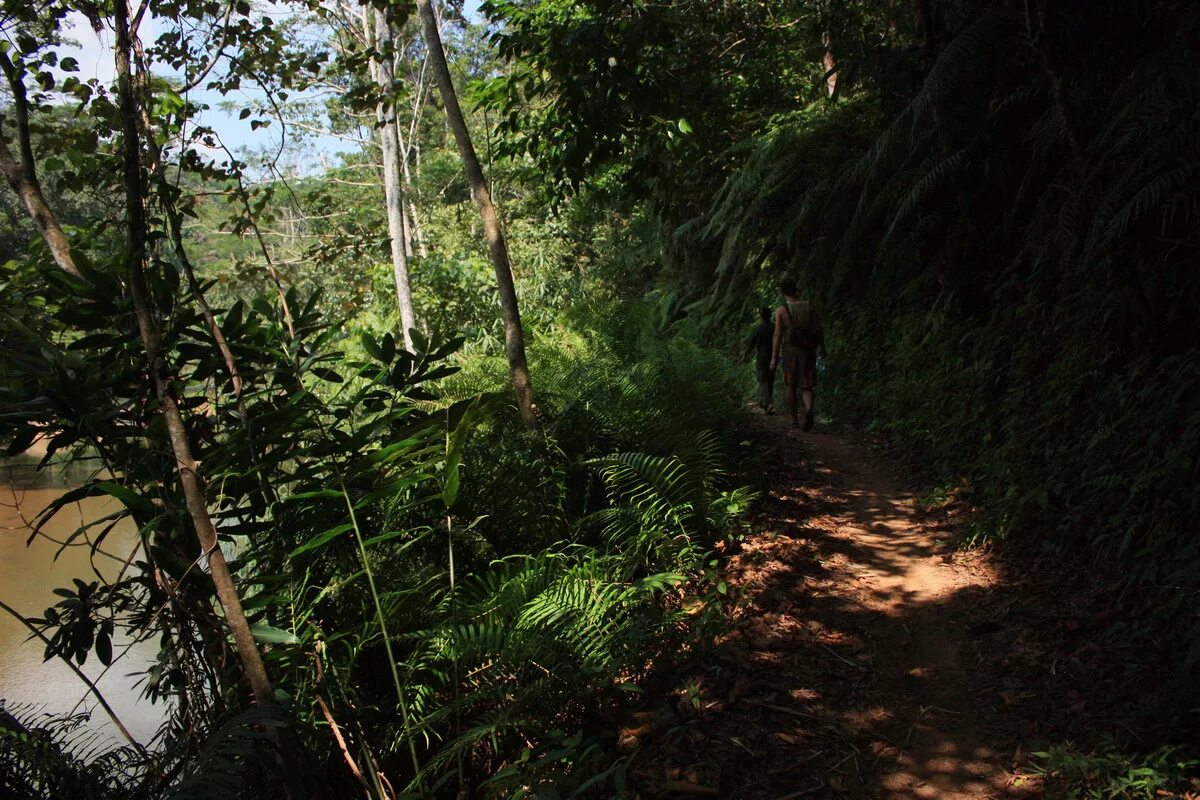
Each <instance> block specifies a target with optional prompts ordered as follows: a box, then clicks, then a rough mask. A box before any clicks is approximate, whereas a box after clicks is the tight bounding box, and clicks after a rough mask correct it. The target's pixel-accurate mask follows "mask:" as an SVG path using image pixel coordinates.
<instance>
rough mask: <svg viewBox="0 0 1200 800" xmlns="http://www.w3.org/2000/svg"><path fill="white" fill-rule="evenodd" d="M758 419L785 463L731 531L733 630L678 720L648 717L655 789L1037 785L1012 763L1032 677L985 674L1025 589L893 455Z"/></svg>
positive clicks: (987, 793) (778, 462)
mask: <svg viewBox="0 0 1200 800" xmlns="http://www.w3.org/2000/svg"><path fill="white" fill-rule="evenodd" d="M755 425H756V426H758V427H759V431H758V433H759V435H760V437H761V439H762V440H763V441H764V442H767V443H768V446H769V450H768V452H767V454H766V455H765V463H764V466H765V465H766V463H770V464H771V465H773V466H772V474H773V475H774V476H775V477H774V478H773V483H772V485H771V486H770V488H769V494H768V497H767V498H766V500H765V501H764V503H763V508H762V511H761V515H760V518H759V519H757V520H756V522H755V525H754V528H755V531H754V533H753V534H751V535H750V536H748V537H747V538H746V539H745V540H744V541H742V542H740V543H729V544H726V545H724V547H723V550H724V555H725V573H726V577H727V580H728V583H729V586H730V589H729V592H730V597H731V604H732V608H731V609H730V612H731V616H732V619H733V628H732V630H729V631H727V632H726V633H724V634H722V635H721V636H718V638H717V643H716V652H715V654H713V655H711V656H710V657H709V658H708V659H707V660H706V666H705V667H704V668H703V669H700V670H698V671H697V674H696V675H695V677H694V679H693V682H692V683H691V684H690V685H689V687H688V688H687V689H686V691H684V692H682V693H681V694H680V697H679V699H678V701H677V703H676V705H675V707H674V709H672V710H671V712H670V718H669V719H666V720H664V719H662V718H661V716H660V718H658V719H657V720H655V721H653V724H647V725H645V726H643V730H641V731H637V730H635V731H633V735H634V739H633V740H631V742H632V744H633V746H634V747H636V748H638V749H639V750H640V755H639V758H640V760H641V762H642V767H641V770H640V772H639V773H637V774H639V775H640V777H641V779H642V780H641V781H640V783H641V785H642V792H641V796H642V797H682V796H688V795H693V796H713V797H727V798H735V799H737V800H759V799H760V798H763V799H767V798H769V799H770V800H794V799H795V798H801V797H828V798H846V797H863V798H888V800H916V799H917V798H945V799H946V800H960V799H965V798H999V797H1014V796H1029V795H1035V794H1037V791H1038V786H1037V782H1036V780H1034V779H1031V778H1030V777H1029V776H1028V775H1021V774H1019V773H1017V772H1014V771H1013V769H1014V766H1015V765H1016V764H1017V763H1019V762H1020V761H1021V751H1022V747H1023V746H1025V745H1024V734H1025V733H1027V731H1022V730H1021V727H1020V726H1021V723H1020V715H1015V714H1012V713H1010V712H1011V711H1013V710H1015V709H1014V708H1010V705H1011V704H1020V702H1021V700H1022V698H1024V697H1025V696H1026V694H1027V693H1026V694H1022V693H1021V691H1020V688H1021V687H1019V686H1018V687H1017V688H1016V689H1014V690H1010V691H1003V687H1002V686H997V685H995V683H994V682H992V683H988V682H987V681H983V680H981V679H980V675H979V672H980V671H981V670H984V671H986V669H985V667H986V664H987V662H988V661H989V659H990V658H991V655H990V654H989V652H988V648H987V646H986V636H987V634H988V633H989V631H990V629H991V628H993V627H995V626H997V625H998V624H999V623H998V622H997V620H1003V618H1004V615H1005V614H1006V613H1007V611H1008V608H1009V606H1011V604H1012V602H1013V600H1012V599H1011V598H1009V597H1008V596H1007V595H1006V594H1005V593H1004V592H998V591H996V588H997V587H996V585H997V583H998V579H997V572H996V570H995V569H994V568H993V566H992V564H990V563H989V561H988V560H987V558H986V557H984V556H983V555H981V554H978V553H969V552H967V553H964V552H961V551H956V550H953V549H951V548H950V547H948V546H946V545H945V544H943V543H942V542H941V541H939V538H938V537H939V530H940V529H942V528H943V527H944V526H943V523H944V520H941V521H939V520H937V519H931V518H930V517H929V516H928V515H927V514H926V513H925V510H923V509H921V508H919V507H918V504H917V502H916V499H915V498H914V497H913V496H912V495H911V494H910V493H909V491H908V490H907V487H906V485H905V480H904V476H901V475H898V474H895V473H894V472H893V471H890V469H889V464H890V463H891V462H890V460H889V459H886V458H883V457H881V456H880V455H879V454H877V453H875V452H873V451H871V450H870V449H869V448H867V447H865V446H863V445H861V444H857V443H855V442H853V441H852V440H850V439H848V438H845V437H842V436H839V435H836V434H831V433H822V432H817V433H810V434H801V433H800V432H798V431H793V430H790V429H789V428H788V427H787V426H786V420H785V419H783V418H781V417H764V416H761V415H756V417H755ZM941 535H943V536H946V534H945V533H942V534H941ZM719 549H722V548H720V547H719ZM647 731H650V732H649V733H647Z"/></svg>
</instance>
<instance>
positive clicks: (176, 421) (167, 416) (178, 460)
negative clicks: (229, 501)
mask: <svg viewBox="0 0 1200 800" xmlns="http://www.w3.org/2000/svg"><path fill="white" fill-rule="evenodd" d="M113 8H114V22H115V28H116V42H115V47H114V53H115V61H116V72H117V93H118V100H119V111H120V117H121V135H122V139H123V141H122V153H123V156H124V175H125V205H126V215H127V222H128V228H129V234H128V235H129V252H128V254H127V259H128V261H127V264H126V270H127V276H128V280H129V292H130V295H131V297H132V299H133V305H134V314H135V317H136V319H137V326H138V333H139V335H140V336H141V339H142V346H143V347H144V348H145V351H146V359H147V361H148V362H149V372H150V377H151V380H152V381H153V384H154V392H155V395H156V397H157V399H158V403H159V408H160V409H161V411H162V415H163V421H164V422H165V423H166V428H167V437H168V439H169V441H170V444H171V450H172V452H173V454H174V456H175V465H176V469H177V471H178V473H179V482H180V485H181V486H182V488H183V494H184V499H185V501H186V503H187V508H188V513H189V514H190V516H191V518H192V525H193V526H194V527H195V529H196V537H197V538H198V539H199V542H200V547H201V551H202V552H201V554H202V555H203V556H205V557H207V559H208V568H209V574H210V576H211V577H212V580H213V584H214V586H215V587H216V590H217V599H218V600H219V602H220V603H221V608H222V609H223V610H224V612H225V621H226V624H227V625H228V626H229V630H230V632H231V633H232V634H233V639H234V643H235V644H236V646H237V649H238V655H239V656H240V658H241V661H242V668H243V670H244V671H245V674H246V678H247V680H248V681H249V683H250V688H251V690H252V691H253V692H254V697H255V699H256V700H257V701H258V703H259V704H260V705H269V704H270V703H271V702H272V701H273V697H272V693H271V683H270V681H269V680H268V678H267V672H266V668H265V667H264V665H263V661H262V656H261V655H260V654H259V652H258V647H257V645H256V644H255V643H254V637H253V635H252V634H251V633H250V625H249V623H248V622H247V620H246V614H245V611H244V610H243V609H242V602H241V599H240V598H239V597H238V593H237V588H236V586H235V585H234V583H233V576H232V574H231V573H230V572H229V565H228V563H227V562H226V561H225V554H224V552H223V551H222V550H221V544H220V542H219V540H218V539H217V531H216V527H215V526H214V525H213V521H212V517H211V516H210V515H209V513H208V502H207V499H206V497H205V493H204V487H203V484H202V482H201V480H200V476H199V475H198V474H197V472H196V470H197V467H198V465H197V463H196V461H195V459H194V458H192V452H191V442H190V440H189V439H188V433H187V426H186V425H185V424H184V421H183V414H182V412H181V411H180V409H179V404H178V402H177V400H176V397H175V387H174V382H173V378H172V375H171V369H170V366H169V365H168V364H167V362H166V359H165V358H164V355H163V354H162V353H161V352H160V345H161V341H160V332H159V328H158V321H157V320H156V319H155V317H154V314H153V313H152V311H151V300H150V296H149V291H148V289H147V286H146V277H145V271H144V270H145V260H146V215H145V207H144V201H145V183H144V181H143V178H142V166H141V158H140V147H139V144H138V143H139V140H140V137H139V134H138V115H137V111H136V104H137V98H136V96H135V94H134V86H133V75H132V70H131V68H130V50H131V44H130V29H129V10H128V8H127V6H126V4H125V0H117V2H116V3H114V4H113Z"/></svg>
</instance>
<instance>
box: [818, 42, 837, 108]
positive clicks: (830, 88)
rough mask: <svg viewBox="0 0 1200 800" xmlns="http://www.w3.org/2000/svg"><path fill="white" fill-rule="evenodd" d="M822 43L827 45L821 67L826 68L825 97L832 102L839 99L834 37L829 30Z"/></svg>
mask: <svg viewBox="0 0 1200 800" xmlns="http://www.w3.org/2000/svg"><path fill="white" fill-rule="evenodd" d="M821 43H822V44H824V45H825V55H824V57H823V58H822V59H821V65H822V66H823V67H825V96H826V97H828V98H829V99H830V100H836V99H837V84H838V76H837V59H836V58H834V55H833V36H832V35H830V33H829V29H828V28H826V30H825V32H824V33H823V34H822V35H821Z"/></svg>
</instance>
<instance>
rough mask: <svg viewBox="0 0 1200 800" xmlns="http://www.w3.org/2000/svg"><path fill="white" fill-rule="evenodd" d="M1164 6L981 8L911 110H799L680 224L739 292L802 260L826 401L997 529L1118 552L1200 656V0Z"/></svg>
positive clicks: (1131, 582) (1113, 563)
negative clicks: (972, 497)
mask: <svg viewBox="0 0 1200 800" xmlns="http://www.w3.org/2000/svg"><path fill="white" fill-rule="evenodd" d="M1147 8H1148V10H1147V14H1146V16H1142V17H1137V18H1136V19H1135V17H1133V16H1131V15H1130V9H1129V7H1128V4H1126V3H1123V2H1120V1H1119V0H1113V2H1107V3H1102V4H1100V5H1099V6H1098V7H1097V8H1096V9H1095V10H1094V11H1091V12H1088V13H1086V14H1075V13H1074V12H1068V11H1066V10H1058V11H1054V12H1050V13H1049V18H1048V19H1047V18H1039V17H1038V16H1037V15H1034V16H1033V17H1027V16H1026V14H1027V13H1031V12H1028V11H1025V10H1015V11H1014V12H1012V13H1009V12H1008V11H1006V10H1004V9H1003V8H998V9H995V10H993V11H991V12H987V13H984V12H980V13H977V14H976V13H972V14H964V15H963V16H960V17H958V18H957V21H956V22H955V23H954V25H953V27H951V28H949V29H948V30H943V31H942V33H943V34H946V39H945V42H946V43H945V46H944V47H943V48H942V49H941V51H940V53H939V57H938V59H937V61H936V62H935V63H933V64H932V66H931V68H930V70H929V72H928V75H927V76H926V78H925V81H924V83H923V85H922V86H921V88H920V90H919V91H918V92H916V93H915V95H914V96H913V98H912V99H911V102H909V103H908V105H907V106H905V107H904V108H903V109H901V110H900V111H899V112H898V113H896V114H895V115H894V116H892V117H890V118H883V119H880V118H879V116H878V113H877V108H876V107H874V106H873V105H872V104H869V103H863V102H862V101H861V100H856V101H855V102H851V103H844V104H839V107H837V108H834V109H816V108H814V109H811V110H809V111H807V112H805V113H803V114H799V115H796V116H794V117H791V118H783V119H781V120H780V122H779V125H778V127H777V128H774V129H769V130H767V131H766V132H765V133H763V134H762V136H761V137H760V138H759V139H758V141H757V142H756V143H755V144H754V145H753V146H751V147H750V148H749V149H750V155H749V157H748V158H747V159H746V162H745V165H744V166H743V168H742V169H741V170H740V171H739V172H738V173H737V174H735V175H734V176H733V177H732V178H731V179H730V180H729V181H728V182H727V183H726V185H725V187H724V189H723V190H722V193H721V195H720V198H719V203H718V205H717V207H716V211H715V213H714V215H713V217H712V219H711V221H709V222H708V223H707V224H706V225H704V226H698V225H697V226H695V227H693V228H691V229H687V230H685V231H683V232H681V235H683V236H684V237H685V240H687V241H690V242H692V244H691V246H692V247H693V248H697V247H701V246H710V247H711V246H713V245H712V244H711V243H712V242H715V243H717V244H719V245H720V247H721V248H722V258H721V261H720V262H719V263H720V265H721V269H725V270H727V271H728V272H727V273H726V274H720V275H719V276H718V277H717V278H716V279H714V280H716V282H717V287H718V288H717V290H716V293H718V294H719V293H721V290H722V289H724V287H725V286H726V285H727V286H728V287H730V288H729V297H730V300H731V302H737V301H740V300H741V299H742V298H743V297H746V296H747V292H751V291H753V289H754V285H755V281H756V280H757V279H758V276H759V273H758V270H759V268H760V266H762V265H767V268H768V269H769V270H770V271H771V272H773V273H775V274H778V273H780V272H783V271H793V272H794V273H796V274H798V275H800V276H802V278H803V281H802V283H803V284H804V285H805V287H806V289H807V290H808V291H809V292H810V293H811V294H812V295H813V296H814V298H815V299H816V300H817V301H818V302H819V303H821V304H822V307H823V308H824V309H825V311H826V313H825V315H824V316H825V317H826V319H827V321H828V327H829V329H830V330H829V334H828V339H829V341H830V351H831V355H832V356H833V358H832V359H831V360H830V361H829V363H828V370H827V372H826V374H825V377H824V380H823V386H822V392H821V396H822V397H823V398H824V403H825V408H826V409H829V410H831V411H832V413H833V414H834V415H835V417H836V418H837V419H840V420H843V421H846V422H854V423H859V424H863V425H866V426H868V427H872V428H876V429H879V430H882V431H884V432H886V433H888V434H889V435H890V436H892V437H893V438H895V439H896V440H898V441H899V442H901V443H902V444H904V445H906V446H907V447H908V448H909V449H910V451H911V452H912V453H913V454H914V455H915V456H916V457H917V458H918V460H920V461H921V462H923V463H924V464H926V465H928V466H929V468H930V473H931V475H932V477H933V478H934V479H935V480H938V481H943V482H952V481H955V480H959V479H962V478H967V479H969V480H970V481H971V482H972V483H973V484H974V485H975V486H977V487H978V488H979V490H980V494H979V497H978V500H979V504H980V505H981V506H982V507H983V508H984V509H985V513H986V514H987V515H988V516H987V518H986V519H985V520H984V521H983V522H982V524H981V527H982V529H983V530H985V531H987V532H988V533H989V534H990V535H991V536H994V537H1020V538H1021V539H1022V540H1023V541H1026V542H1029V543H1031V544H1033V545H1034V546H1037V547H1042V548H1046V549H1053V550H1071V551H1075V552H1078V553H1081V554H1084V556H1085V557H1087V558H1096V559H1100V560H1101V561H1102V562H1103V563H1106V564H1108V565H1110V568H1112V569H1113V570H1114V572H1116V573H1119V577H1120V578H1121V580H1122V582H1123V588H1124V590H1125V604H1126V605H1127V606H1129V607H1130V608H1139V609H1140V608H1145V609H1147V610H1150V609H1152V608H1153V609H1154V610H1153V611H1152V613H1153V614H1154V615H1155V616H1156V617H1157V618H1158V619H1159V620H1161V621H1162V622H1164V623H1165V624H1166V625H1167V626H1168V627H1169V628H1170V629H1172V630H1174V631H1175V632H1176V634H1177V635H1179V636H1180V637H1181V638H1182V639H1183V640H1184V641H1186V642H1187V651H1186V654H1185V657H1184V658H1183V659H1182V660H1181V665H1183V667H1184V668H1185V669H1187V668H1189V667H1188V666H1186V665H1190V668H1194V667H1195V666H1196V665H1197V664H1200V627H1197V623H1196V619H1195V615H1194V614H1193V613H1192V610H1193V609H1194V607H1195V602H1196V597H1197V592H1200V585H1198V584H1197V582H1196V576H1197V575H1200V550H1197V548H1196V546H1195V541H1194V539H1195V537H1194V536H1193V535H1192V528H1193V527H1194V524H1193V520H1194V519H1195V517H1196V515H1197V514H1198V513H1200V506H1198V505H1197V504H1196V502H1195V497H1196V495H1195V493H1194V492H1193V491H1192V490H1191V488H1190V487H1191V485H1192V484H1193V483H1194V479H1195V474H1196V469H1197V454H1198V453H1200V439H1198V438H1197V437H1200V405H1198V404H1197V402H1196V397H1195V393H1194V392H1192V391H1191V390H1190V388H1189V387H1191V386H1192V385H1193V383H1194V381H1195V379H1196V375H1197V369H1198V365H1200V361H1198V360H1197V358H1198V357H1197V353H1200V339H1198V338H1197V334H1196V331H1197V329H1196V327H1195V326H1194V325H1191V324H1190V322H1186V321H1185V320H1186V319H1189V317H1188V313H1187V312H1186V311H1185V309H1188V308H1191V307H1192V306H1194V305H1195V304H1196V303H1197V301H1200V282H1198V281H1197V280H1196V276H1195V270H1194V269H1193V268H1192V264H1191V258H1190V256H1189V255H1187V254H1188V253H1190V252H1191V251H1192V250H1193V249H1194V248H1195V247H1196V246H1198V244H1200V239H1198V238H1197V226H1196V224H1195V219H1194V216H1193V215H1191V213H1190V212H1189V211H1185V210H1184V209H1191V208H1193V207H1194V205H1195V202H1196V196H1195V188H1194V187H1195V186H1196V183H1195V178H1196V177H1197V175H1198V170H1200V161H1197V159H1196V157H1195V153H1194V151H1193V150H1192V149H1191V148H1188V147H1186V146H1183V144H1182V143H1183V142H1185V141H1189V140H1191V139H1192V138H1193V137H1194V136H1195V135H1196V133H1197V125H1200V118H1198V117H1197V114H1196V105H1195V103H1194V102H1193V99H1192V98H1195V97H1197V96H1200V84H1197V83H1196V76H1197V74H1198V73H1197V72H1196V70H1195V69H1194V68H1193V66H1192V53H1191V44H1190V42H1191V41H1192V37H1193V36H1194V34H1195V32H1196V30H1198V29H1200V28H1198V26H1200V16H1198V15H1197V13H1196V11H1195V9H1192V8H1190V7H1189V8H1188V9H1186V10H1184V9H1182V8H1181V7H1177V6H1175V5H1172V4H1157V3H1155V4H1151V5H1150V6H1149V7H1147ZM1031 31H1032V33H1031ZM1102 32H1107V33H1102ZM1031 35H1032V36H1033V38H1032V39H1031V38H1030V36H1031ZM1102 43H1103V44H1102ZM1064 52H1071V53H1072V54H1073V56H1072V58H1071V60H1070V61H1069V63H1066V62H1064V63H1058V62H1057V61H1056V58H1055V55H1054V54H1055V53H1064ZM1118 64H1120V65H1121V66H1120V67H1118V66H1117V65H1118ZM797 186H800V187H803V189H802V190H800V191H797V190H796V188H795V187H797ZM722 281H724V283H722ZM743 302H744V301H743ZM1180 677H1181V684H1182V685H1186V684H1189V683H1190V684H1192V685H1194V681H1193V680H1191V679H1189V678H1187V677H1185V676H1183V675H1182V674H1181V676H1180Z"/></svg>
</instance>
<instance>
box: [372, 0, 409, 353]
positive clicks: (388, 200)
mask: <svg viewBox="0 0 1200 800" xmlns="http://www.w3.org/2000/svg"><path fill="white" fill-rule="evenodd" d="M363 17H364V27H366V28H367V30H366V31H365V33H366V35H367V42H368V43H373V44H371V51H372V55H371V72H372V77H373V78H374V79H375V84H376V86H378V87H379V92H380V96H379V101H378V103H377V104H376V106H375V116H376V123H377V125H378V129H379V145H380V149H381V150H382V151H383V197H384V206H385V208H386V209H387V222H388V240H389V244H390V248H391V254H392V275H393V276H395V279H396V304H397V305H398V306H399V307H400V326H401V328H403V329H404V346H405V347H406V348H407V349H409V350H411V349H412V337H411V335H410V334H409V331H410V330H412V328H414V327H416V316H415V314H414V313H413V304H412V288H411V286H410V285H409V280H408V255H409V252H410V251H411V245H409V247H408V248H406V247H405V241H406V239H407V238H408V236H407V231H406V226H405V219H404V185H403V179H402V177H401V174H400V131H399V129H398V125H399V122H398V120H397V119H396V104H395V101H394V97H395V83H396V76H395V72H394V70H393V69H392V53H391V51H392V40H393V37H392V28H391V24H390V23H389V22H388V19H387V15H386V14H384V13H383V12H381V11H379V10H378V9H375V8H371V7H369V6H368V7H367V8H365V9H364V13H363ZM371 28H373V29H374V30H373V33H374V35H373V36H372V30H371Z"/></svg>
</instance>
